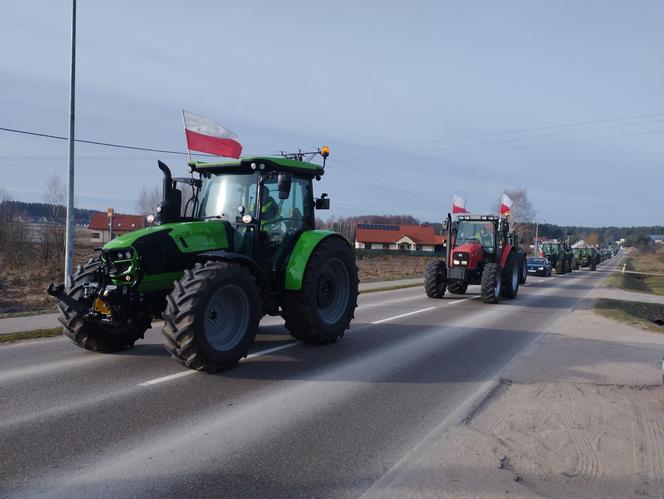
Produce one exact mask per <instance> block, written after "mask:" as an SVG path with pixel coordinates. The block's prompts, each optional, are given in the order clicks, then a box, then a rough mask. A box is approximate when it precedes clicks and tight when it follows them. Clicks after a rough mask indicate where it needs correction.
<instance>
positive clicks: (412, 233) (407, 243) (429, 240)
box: [355, 224, 445, 252]
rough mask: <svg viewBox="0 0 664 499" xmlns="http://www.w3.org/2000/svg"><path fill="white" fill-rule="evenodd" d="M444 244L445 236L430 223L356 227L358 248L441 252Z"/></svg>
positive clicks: (362, 225)
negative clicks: (438, 232)
mask: <svg viewBox="0 0 664 499" xmlns="http://www.w3.org/2000/svg"><path fill="white" fill-rule="evenodd" d="M444 244H445V236H441V235H439V234H436V231H435V230H434V228H433V225H428V224H423V225H410V224H408V225H407V224H402V225H389V224H358V225H357V227H356V228H355V248H356V249H368V250H371V249H373V250H393V251H431V252H434V251H437V252H441V251H442V250H443V245H444Z"/></svg>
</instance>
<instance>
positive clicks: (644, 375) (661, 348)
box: [367, 288, 664, 497]
mask: <svg viewBox="0 0 664 499" xmlns="http://www.w3.org/2000/svg"><path fill="white" fill-rule="evenodd" d="M602 293H603V290H602V288H597V289H596V290H593V291H591V293H589V295H588V296H587V297H586V300H584V301H582V302H581V303H580V306H579V307H577V309H575V310H574V311H573V312H572V313H570V314H568V315H567V316H565V318H564V319H562V320H561V321H559V322H558V323H557V324H555V325H554V326H553V327H552V328H551V329H550V330H549V331H547V334H543V335H541V336H540V337H539V338H538V340H536V342H534V343H533V344H532V345H531V346H530V347H529V348H528V349H527V350H526V351H525V352H524V353H523V354H521V355H520V356H519V357H518V358H517V359H516V360H515V361H514V362H513V363H512V364H511V365H510V366H509V367H508V368H507V369H506V370H504V371H503V373H501V379H500V381H499V382H498V383H497V385H496V386H495V389H494V390H493V391H492V392H491V393H490V394H489V395H488V396H487V397H486V398H485V400H484V401H483V403H482V404H481V405H480V406H479V407H477V408H476V409H475V410H474V411H473V412H472V413H471V414H470V416H467V417H466V418H465V419H464V420H463V421H462V422H460V423H459V424H457V425H455V426H453V427H451V428H449V429H446V430H441V431H440V432H439V433H438V434H435V435H432V436H431V438H429V439H427V441H426V442H423V443H422V444H421V445H420V446H419V447H418V448H417V449H416V452H413V453H412V455H411V456H409V458H408V459H407V460H406V461H405V462H402V463H400V465H399V466H398V467H397V468H395V469H393V470H392V471H390V472H389V473H388V474H387V475H386V476H384V477H383V478H382V479H381V480H379V481H378V482H377V483H376V484H374V486H373V487H372V488H371V489H370V491H369V492H368V494H367V495H368V496H375V497H377V496H381V497H386V496H387V497H404V496H408V497H440V496H441V495H442V496H445V497H502V496H514V495H517V496H524V497H540V496H542V497H570V496H575V497H632V496H635V495H636V496H638V495H642V496H646V497H664V495H663V494H664V492H663V491H664V451H663V450H662V449H664V417H663V416H664V385H662V370H661V369H662V357H664V335H662V334H658V333H651V332H646V331H642V330H639V329H636V328H633V327H631V326H628V325H623V324H618V323H615V322H613V321H611V320H609V319H606V318H604V317H600V316H598V315H596V314H595V313H594V312H593V311H592V310H591V307H590V306H589V304H591V303H592V299H593V298H594V297H596V296H601V295H602Z"/></svg>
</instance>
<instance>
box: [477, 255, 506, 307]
mask: <svg viewBox="0 0 664 499" xmlns="http://www.w3.org/2000/svg"><path fill="white" fill-rule="evenodd" d="M481 288H482V301H483V302H484V303H498V300H500V291H501V289H502V276H501V273H500V267H499V266H498V264H497V263H487V264H486V265H485V266H484V270H483V271H482V286H481Z"/></svg>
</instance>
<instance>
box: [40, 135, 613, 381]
mask: <svg viewBox="0 0 664 499" xmlns="http://www.w3.org/2000/svg"><path fill="white" fill-rule="evenodd" d="M318 155H320V156H321V157H322V158H323V161H322V165H320V164H317V163H314V162H312V160H313V159H314V158H315V157H316V156H318ZM328 155H329V148H327V147H326V146H325V147H323V148H321V149H319V150H317V151H315V152H311V153H303V152H298V153H295V154H282V156H280V157H247V158H240V159H237V160H233V161H225V162H219V163H204V162H189V173H190V176H189V177H184V178H173V177H172V175H171V171H170V169H169V167H168V166H166V165H165V164H164V163H162V162H161V161H159V162H158V165H159V169H160V170H161V171H162V173H163V199H162V201H161V203H160V204H159V206H158V207H157V216H156V220H155V222H156V223H155V225H153V226H150V227H147V228H144V229H141V230H137V231H134V232H129V233H126V234H123V235H120V236H119V237H117V238H115V239H112V240H111V241H110V242H108V243H107V244H106V245H104V247H103V248H99V249H98V251H99V255H98V256H97V257H96V258H93V259H90V260H89V261H88V262H87V263H85V264H83V265H79V266H78V267H77V269H76V271H75V273H74V275H72V276H69V282H67V283H66V285H65V284H59V285H54V284H51V285H50V286H49V288H48V293H49V294H50V295H52V296H54V297H56V298H57V299H58V300H59V304H58V308H59V310H60V322H61V323H62V325H63V328H64V332H65V334H66V335H67V336H68V337H69V338H70V339H71V340H72V341H73V342H74V343H75V344H76V345H78V346H79V347H81V348H84V349H87V350H92V351H96V352H113V351H117V350H121V349H125V348H129V347H132V346H133V345H134V343H135V342H136V341H137V340H138V339H140V338H143V336H144V334H145V332H146V331H147V329H149V328H150V327H151V325H152V321H153V320H154V319H156V318H161V319H163V321H164V325H163V327H162V333H163V336H164V342H165V347H166V349H167V350H168V352H170V353H171V354H172V356H173V357H175V358H176V359H178V360H180V361H181V362H182V363H183V364H184V365H186V366H187V367H189V368H191V369H195V370H199V371H218V370H225V369H229V368H232V367H233V366H235V365H236V364H237V363H238V362H239V361H240V359H242V358H243V357H246V356H247V353H248V350H249V347H250V346H251V344H252V342H253V341H254V337H255V336H256V334H257V331H258V324H259V321H260V319H261V318H262V317H263V316H264V315H273V316H277V315H280V316H281V317H283V319H284V321H285V327H286V329H288V331H289V332H290V334H291V335H292V336H293V337H295V338H296V339H298V340H300V341H302V342H305V343H314V344H326V343H331V342H334V341H335V340H336V339H337V338H340V337H342V336H343V335H344V332H345V331H346V330H347V329H348V328H349V327H350V322H351V320H352V319H353V317H354V312H355V309H356V307H357V297H358V270H357V266H356V263H355V252H354V250H353V247H352V246H351V244H350V243H349V242H348V240H346V239H345V238H344V237H343V236H341V235H340V234H337V233H335V232H331V231H324V230H316V229H315V214H314V213H315V210H325V209H329V206H330V200H329V198H328V197H327V194H325V193H323V194H321V196H320V197H318V198H315V197H314V194H313V184H314V181H315V180H316V181H317V180H320V179H321V177H322V176H323V174H324V173H325V162H326V159H327V157H328ZM185 191H186V192H187V196H188V199H187V201H186V202H185V203H183V192H185ZM442 225H443V230H444V231H446V232H447V239H446V249H445V255H444V257H443V258H435V259H432V260H431V261H430V262H429V264H428V265H427V267H426V271H425V276H424V287H425V291H426V295H427V296H428V297H430V298H443V297H444V295H445V293H446V292H449V293H453V294H464V293H466V290H467V289H468V286H469V285H471V284H476V285H480V292H481V297H482V300H483V301H484V302H485V303H497V302H498V301H499V300H500V299H502V298H505V299H514V298H516V296H517V295H518V292H519V286H520V285H521V284H524V283H525V282H526V279H527V277H528V261H527V257H526V253H527V251H525V250H524V249H522V248H521V247H520V246H519V237H518V235H517V233H516V232H515V231H514V230H513V229H511V227H510V222H509V217H507V216H505V217H504V216H497V215H491V214H482V215H471V214H467V213H466V214H460V215H458V216H457V217H456V219H453V218H452V215H451V214H448V215H447V219H445V220H444V221H443V224H442ZM541 250H542V253H543V254H542V256H543V257H546V259H548V262H547V261H546V260H544V259H543V258H539V261H538V262H533V264H532V265H534V269H532V270H534V271H542V270H543V271H544V275H550V272H551V267H550V266H549V262H550V265H551V266H553V268H555V270H556V273H558V274H565V273H568V272H572V270H573V269H579V268H582V267H588V268H590V270H595V269H596V268H597V265H598V264H599V263H600V262H601V261H603V260H604V259H606V258H609V257H610V256H612V254H615V251H617V250H616V249H615V248H613V249H605V250H596V249H594V248H590V247H588V248H579V249H578V250H577V249H575V250H571V249H570V247H569V245H568V244H567V243H565V242H560V241H556V240H550V241H544V242H543V243H542V244H541ZM537 256H538V257H539V256H540V255H537ZM543 263H545V264H547V266H546V268H544V267H538V266H537V265H541V264H543Z"/></svg>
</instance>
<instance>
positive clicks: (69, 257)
mask: <svg viewBox="0 0 664 499" xmlns="http://www.w3.org/2000/svg"><path fill="white" fill-rule="evenodd" d="M75 82H76V0H72V10H71V77H70V89H69V169H68V177H69V183H68V184H67V225H66V245H65V287H67V288H69V287H70V286H71V285H72V283H71V282H70V276H71V275H72V268H73V262H74V116H75V112H74V103H75V90H76V84H75Z"/></svg>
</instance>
